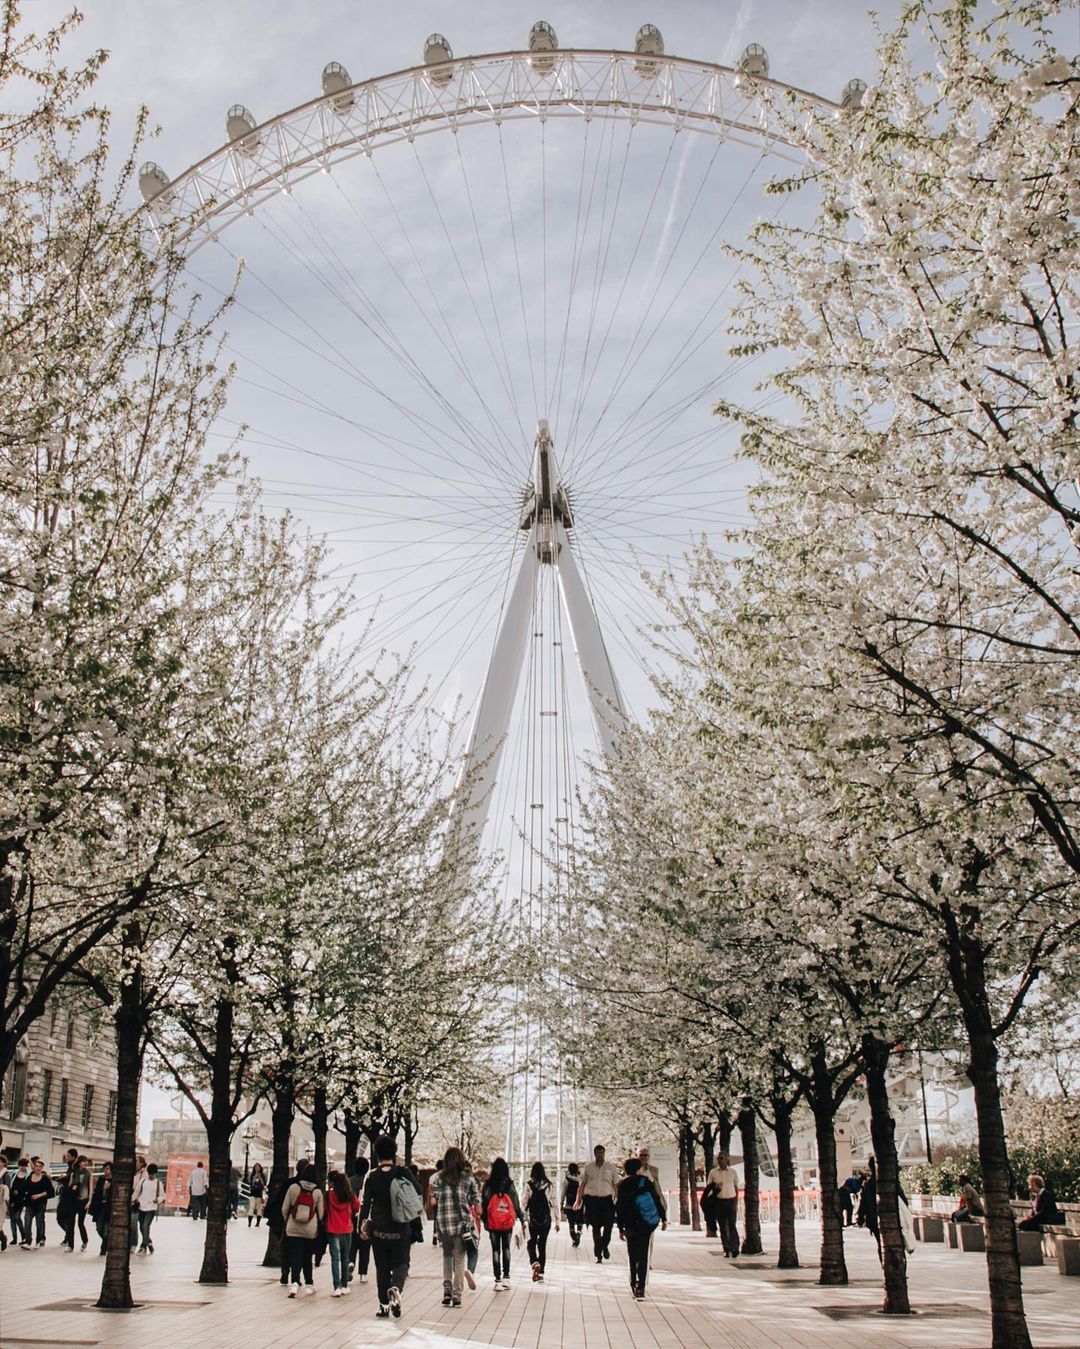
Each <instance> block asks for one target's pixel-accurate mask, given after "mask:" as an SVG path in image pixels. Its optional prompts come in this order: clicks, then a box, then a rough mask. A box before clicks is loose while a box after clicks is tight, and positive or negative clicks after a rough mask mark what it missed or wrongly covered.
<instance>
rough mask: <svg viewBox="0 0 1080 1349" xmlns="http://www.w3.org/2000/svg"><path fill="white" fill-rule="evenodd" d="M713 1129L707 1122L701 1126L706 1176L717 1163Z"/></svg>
mask: <svg viewBox="0 0 1080 1349" xmlns="http://www.w3.org/2000/svg"><path fill="white" fill-rule="evenodd" d="M713 1138H714V1135H713V1127H712V1124H711V1123H710V1122H709V1121H708V1120H706V1121H705V1123H704V1124H703V1125H702V1126H701V1151H702V1155H703V1156H704V1158H705V1174H706V1175H708V1174H709V1172H710V1171H711V1170H712V1169H713V1165H714V1164H715V1161H716V1149H715V1147H714V1145H713Z"/></svg>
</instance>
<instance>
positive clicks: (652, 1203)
mask: <svg viewBox="0 0 1080 1349" xmlns="http://www.w3.org/2000/svg"><path fill="white" fill-rule="evenodd" d="M639 1181H640V1183H639V1185H638V1189H637V1193H636V1194H635V1195H634V1203H635V1204H636V1205H637V1211H638V1217H640V1219H641V1221H642V1222H643V1223H644V1224H645V1226H646V1227H659V1225H660V1210H659V1209H658V1208H657V1207H656V1200H655V1199H654V1198H653V1193H652V1187H651V1186H650V1184H649V1182H648V1181H647V1180H645V1179H644V1178H643V1177H640V1178H639Z"/></svg>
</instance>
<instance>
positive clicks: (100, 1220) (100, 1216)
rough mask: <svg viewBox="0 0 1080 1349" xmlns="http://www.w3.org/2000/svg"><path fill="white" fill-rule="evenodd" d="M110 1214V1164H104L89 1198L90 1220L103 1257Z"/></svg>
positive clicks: (107, 1237)
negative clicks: (99, 1239)
mask: <svg viewBox="0 0 1080 1349" xmlns="http://www.w3.org/2000/svg"><path fill="white" fill-rule="evenodd" d="M111 1214H112V1162H106V1163H105V1164H104V1166H102V1168H101V1175H100V1176H98V1178H97V1181H96V1183H95V1184H94V1193H93V1194H92V1195H91V1196H90V1220H91V1221H92V1222H93V1224H94V1227H95V1228H96V1229H97V1234H98V1236H99V1237H100V1238H101V1251H100V1254H101V1255H104V1254H105V1253H106V1251H107V1250H108V1246H109V1218H110V1216H111Z"/></svg>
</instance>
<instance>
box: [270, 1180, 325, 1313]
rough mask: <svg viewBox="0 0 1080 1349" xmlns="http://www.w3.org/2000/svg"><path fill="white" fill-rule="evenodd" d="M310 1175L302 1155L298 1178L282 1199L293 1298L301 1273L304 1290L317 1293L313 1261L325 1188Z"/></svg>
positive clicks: (297, 1291)
mask: <svg viewBox="0 0 1080 1349" xmlns="http://www.w3.org/2000/svg"><path fill="white" fill-rule="evenodd" d="M309 1176H311V1168H310V1167H309V1166H308V1164H307V1162H306V1161H304V1160H303V1158H301V1160H300V1161H299V1162H297V1164H296V1179H295V1180H294V1181H293V1183H292V1184H291V1185H290V1186H289V1188H288V1189H287V1190H286V1191H285V1198H284V1199H283V1200H282V1201H281V1216H282V1217H283V1218H284V1219H285V1246H286V1249H287V1251H288V1255H289V1296H290V1297H296V1295H297V1293H299V1291H300V1277H301V1275H303V1279H304V1292H305V1293H310V1294H311V1295H313V1296H314V1293H315V1276H314V1274H313V1273H312V1269H311V1262H312V1258H313V1257H314V1254H315V1238H316V1236H317V1235H318V1232H319V1220H320V1219H321V1218H322V1216H323V1211H324V1208H325V1201H324V1199H323V1192H322V1190H320V1189H319V1187H318V1186H317V1185H316V1184H315V1181H314V1179H313V1178H312V1179H309Z"/></svg>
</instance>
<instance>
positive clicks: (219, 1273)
mask: <svg viewBox="0 0 1080 1349" xmlns="http://www.w3.org/2000/svg"><path fill="white" fill-rule="evenodd" d="M66 31H67V29H66V28H61V29H58V30H56V31H53V32H51V33H49V34H47V35H46V36H44V37H42V38H35V37H34V36H32V35H30V34H28V33H26V31H25V30H24V29H23V28H22V27H21V25H20V16H19V13H18V6H17V5H16V4H15V3H14V0H8V3H7V4H6V5H5V9H4V27H3V46H2V49H0V89H2V90H3V97H4V104H5V107H7V108H8V109H10V111H7V112H5V113H4V114H3V115H2V116H0V297H2V298H0V408H2V412H0V475H2V479H0V539H2V553H3V560H2V562H0V664H2V667H3V679H2V681H0V687H2V692H0V762H2V776H0V1076H2V1075H3V1073H4V1071H5V1070H6V1068H7V1066H8V1064H9V1063H10V1062H11V1060H12V1059H13V1057H14V1054H15V1051H16V1047H17V1046H18V1044H19V1042H20V1041H21V1039H22V1038H23V1037H24V1036H25V1035H26V1033H27V1031H28V1029H29V1028H30V1026H32V1025H33V1023H34V1022H35V1021H36V1020H37V1019H38V1018H39V1017H41V1016H42V1015H43V1013H44V1011H45V1008H46V1005H47V1004H48V1002H49V1000H50V999H53V998H55V997H57V996H58V995H59V996H65V995H68V994H71V995H73V996H78V997H80V998H86V997H92V998H96V999H98V1000H100V1002H101V1003H102V1004H104V1005H105V1006H107V1007H108V1008H109V1009H111V1012H112V1014H113V1015H114V1018H115V1027H116V1041H117V1054H118V1072H119V1090H118V1103H117V1112H116V1151H115V1162H114V1179H113V1191H112V1194H113V1200H112V1229H111V1232H110V1236H109V1247H108V1255H107V1260H106V1266H105V1274H104V1280H103V1286H102V1293H101V1301H100V1303H99V1305H102V1306H107V1307H127V1306H130V1305H131V1303H132V1298H131V1288H130V1277H129V1244H128V1220H129V1211H130V1193H131V1187H132V1179H133V1173H134V1165H135V1155H134V1154H135V1140H136V1124H137V1120H136V1112H137V1103H138V1092H139V1083H140V1080H141V1077H142V1073H143V1065H144V1059H145V1057H146V1054H147V1050H148V1047H149V1046H150V1045H151V1044H152V1045H153V1047H154V1051H155V1053H156V1056H157V1059H158V1060H159V1061H160V1062H162V1063H164V1064H165V1065H167V1067H168V1069H169V1071H170V1072H171V1073H172V1074H174V1076H175V1079H176V1081H177V1082H178V1083H179V1085H180V1087H181V1089H182V1090H183V1091H185V1092H186V1093H187V1094H188V1095H189V1096H190V1098H191V1100H192V1101H193V1102H194V1103H195V1106H196V1109H197V1110H198V1112H199V1114H200V1115H201V1116H202V1118H203V1120H204V1122H205V1124H206V1128H207V1135H208V1152H209V1157H210V1175H211V1212H210V1222H209V1224H208V1227H207V1238H206V1248H205V1256H204V1262H203V1268H202V1274H201V1278H202V1279H203V1281H207V1282H223V1281H225V1280H226V1279H227V1271H228V1263H227V1255H226V1247H225V1233H226V1205H227V1202H228V1189H229V1167H230V1143H231V1138H232V1135H233V1133H234V1131H235V1129H236V1127H237V1125H238V1123H239V1122H240V1120H241V1119H242V1118H243V1117H244V1116H245V1114H246V1113H247V1112H248V1111H250V1109H251V1108H252V1104H253V1102H254V1101H256V1100H258V1099H259V1098H261V1097H264V1096H265V1097H268V1098H269V1099H270V1100H271V1102H272V1104H273V1118H274V1166H273V1177H272V1180H273V1181H274V1182H276V1183H280V1182H282V1181H284V1179H285V1175H286V1173H287V1171H288V1167H289V1131H290V1127H291V1125H292V1122H293V1119H294V1116H295V1112H296V1110H297V1109H304V1110H306V1111H307V1113H308V1114H309V1115H310V1116H311V1119H312V1122H313V1127H314V1132H315V1140H316V1165H317V1166H319V1167H320V1169H324V1168H325V1160H326V1136H327V1131H328V1127H329V1123H330V1120H331V1117H332V1116H333V1115H334V1113H335V1112H336V1111H339V1110H342V1109H344V1110H345V1111H346V1112H347V1119H349V1120H350V1121H351V1122H352V1135H351V1147H352V1151H353V1153H354V1154H355V1150H356V1145H357V1142H358V1140H359V1131H361V1130H364V1129H366V1130H367V1131H368V1132H369V1134H374V1133H376V1132H379V1131H383V1130H387V1131H389V1132H391V1133H400V1132H404V1133H405V1135H406V1141H407V1140H408V1137H409V1135H410V1131H414V1130H415V1120H416V1114H417V1111H418V1110H419V1108H420V1107H421V1106H422V1105H425V1104H427V1103H428V1102H430V1101H432V1100H433V1099H435V1100H437V1099H438V1094H439V1091H440V1084H442V1083H444V1082H445V1081H446V1080H447V1077H448V1076H449V1075H450V1074H451V1073H454V1074H456V1075H457V1076H460V1063H461V1061H462V1060H463V1059H466V1060H467V1059H469V1058H470V1057H471V1056H472V1055H473V1054H475V1052H476V1050H477V1048H478V1046H479V1045H481V1044H482V1042H483V1040H484V1037H485V1035H486V1029H485V1016H484V1013H485V1008H484V1007H483V1006H482V1005H481V1004H480V1001H479V995H478V992H477V990H476V989H475V987H474V986H473V984H472V982H471V981H470V979H469V978H468V974H467V969H468V967H467V965H466V962H465V960H464V959H463V957H462V952H463V949H464V943H466V942H467V941H469V940H470V939H472V938H475V937H476V930H477V924H478V923H479V922H480V921H482V920H480V919H477V920H471V919H470V920H468V921H467V920H466V919H465V918H464V917H463V916H462V913H463V910H464V909H465V908H466V902H467V900H469V899H470V897H472V896H473V895H474V892H475V889H476V886H477V879H476V869H475V867H474V866H472V865H471V864H472V862H473V861H474V858H473V857H472V856H471V855H470V856H468V857H462V856H459V852H458V849H457V848H456V846H455V841H454V834H453V830H452V829H451V828H450V827H449V825H448V819H449V805H450V801H451V797H452V791H453V786H454V777H455V773H456V769H455V766H454V765H453V764H452V763H451V761H450V760H449V758H448V755H447V750H446V745H447V743H448V739H449V737H448V731H449V728H448V727H446V726H445V725H443V724H441V723H440V722H439V721H438V720H437V719H433V718H431V717H430V716H429V715H428V714H427V713H426V712H425V700H424V695H423V694H422V693H418V692H417V691H416V690H415V687H414V686H413V683H412V680H411V674H410V671H409V670H408V669H407V667H406V666H405V665H403V664H401V663H399V662H395V661H393V660H392V659H390V658H389V657H387V656H385V655H383V656H381V657H379V658H378V659H377V660H376V662H375V664H374V665H372V666H371V667H370V668H364V667H361V666H360V665H359V664H358V661H357V658H356V655H355V652H356V650H357V648H358V647H360V646H362V643H359V644H356V643H354V644H353V645H352V646H347V645H346V644H345V643H344V640H343V638H342V636H341V621H342V618H343V616H344V613H345V611H346V608H347V600H348V597H347V596H346V595H343V594H341V593H338V592H337V591H336V590H335V589H334V587H333V586H332V585H331V584H330V583H329V582H328V580H327V579H326V576H327V568H326V566H325V565H324V556H323V553H322V550H321V548H320V547H319V546H318V545H317V544H315V543H313V542H311V541H310V540H308V539H306V538H304V537H303V536H302V535H301V534H300V533H299V532H298V531H297V530H296V528H295V527H294V525H293V524H292V523H291V522H290V521H289V520H288V519H286V520H284V521H274V520H272V519H270V518H268V517H267V516H266V515H264V513H263V512H262V510H261V507H260V501H259V494H258V490H257V487H256V486H255V485H253V484H251V483H249V482H248V481H246V480H245V477H244V474H243V466H242V463H241V461H240V460H239V459H238V457H237V456H236V455H235V454H234V453H229V454H226V455H221V456H218V455H214V454H211V453H209V452H208V448H207V433H208V429H209V428H210V426H211V424H212V423H213V421H214V419H215V417H216V415H217V413H218V412H219V410H220V408H221V406H222V403H223V400H224V397H225V394H226V388H227V382H228V372H222V371H221V370H220V367H219V363H218V351H217V346H216V344H217V342H218V341H219V340H220V338H219V336H218V334H219V327H220V323H219V321H220V319H221V310H220V309H217V308H214V307H212V306H207V305H206V304H205V303H204V302H203V300H202V298H201V297H200V296H199V295H198V294H196V293H194V292H193V291H192V289H191V287H190V284H189V281H188V279H187V277H186V275H185V271H184V266H183V260H182V258H181V257H180V256H179V255H178V254H177V253H176V252H174V251H172V250H171V249H170V247H169V242H168V240H164V241H159V240H153V239H149V238H148V237H147V234H146V231H145V222H144V221H143V219H142V218H141V217H140V216H132V214H131V212H130V209H129V206H128V202H129V199H130V195H131V191H130V189H131V187H132V180H133V175H134V166H135V164H136V162H137V161H136V155H137V154H138V152H139V149H140V141H141V138H142V127H141V126H140V127H139V128H137V130H136V134H135V138H134V142H133V144H132V147H131V151H130V153H129V154H128V155H127V156H126V158H125V159H124V161H123V162H122V163H120V164H117V163H116V162H115V160H114V157H113V156H112V155H111V154H110V151H109V124H108V117H107V115H106V114H105V113H104V112H102V111H101V110H100V109H97V108H96V107H94V105H93V104H92V103H91V102H90V93H89V90H90V88H91V86H92V84H93V79H94V76H95V73H96V71H97V68H98V66H99V64H100V59H101V58H95V59H94V60H92V61H91V62H90V63H89V64H88V65H87V66H86V67H85V68H80V69H77V70H69V69H68V68H66V67H65V66H64V65H63V64H62V60H61V56H62V47H63V42H64V38H65V34H66ZM222 502H225V504H224V505H223V504H221V503H222ZM476 911H477V912H479V913H483V912H484V911H485V909H484V906H482V905H479V906H477V909H476Z"/></svg>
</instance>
